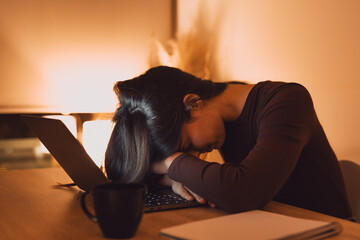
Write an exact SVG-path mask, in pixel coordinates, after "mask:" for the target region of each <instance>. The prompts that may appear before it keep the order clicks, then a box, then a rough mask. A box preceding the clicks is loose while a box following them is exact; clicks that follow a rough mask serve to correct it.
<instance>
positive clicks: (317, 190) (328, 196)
mask: <svg viewBox="0 0 360 240" xmlns="http://www.w3.org/2000/svg"><path fill="white" fill-rule="evenodd" d="M225 128H226V140H225V142H224V145H223V146H222V148H221V149H220V150H221V153H222V155H223V157H224V161H225V163H224V164H218V163H209V162H205V161H203V160H200V159H198V158H196V157H193V156H191V155H188V154H182V155H180V156H179V157H177V158H176V159H175V160H174V161H173V163H172V164H171V165H170V167H169V177H170V178H171V179H173V180H175V181H178V182H181V183H183V184H184V185H185V186H187V187H188V188H189V189H191V190H192V191H193V192H195V193H197V194H198V195H200V196H202V197H204V198H205V199H207V200H208V201H211V202H213V203H214V204H215V205H216V206H218V207H219V208H222V209H224V210H226V211H229V212H240V211H247V210H252V209H258V208H262V207H263V206H264V205H265V204H266V203H268V202H269V201H270V200H276V201H279V202H283V203H287V204H291V205H295V206H299V207H302V208H306V209H310V210H313V211H317V212H321V213H325V214H329V215H333V216H336V217H341V218H347V217H350V216H351V212H350V208H349V205H348V200H347V197H346V192H345V187H344V182H343V178H342V175H341V171H340V168H339V164H338V160H337V158H336V156H335V154H334V152H333V150H332V149H331V147H330V145H329V142H328V140H327V138H326V136H325V133H324V131H323V128H322V127H321V125H320V123H319V120H318V118H317V116H316V113H315V111H314V107H313V103H312V100H311V97H310V95H309V93H308V91H307V90H306V89H305V88H304V87H302V86H301V85H299V84H295V83H282V82H270V81H266V82H261V83H258V84H257V85H255V86H254V87H253V89H252V90H251V92H250V93H249V96H248V98H247V100H246V103H245V106H244V109H243V111H242V113H241V115H240V116H239V118H238V119H237V120H236V121H234V122H226V123H225Z"/></svg>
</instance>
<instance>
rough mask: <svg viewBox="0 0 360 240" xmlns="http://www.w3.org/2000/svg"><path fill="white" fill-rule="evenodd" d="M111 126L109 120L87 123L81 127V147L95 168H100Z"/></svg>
mask: <svg viewBox="0 0 360 240" xmlns="http://www.w3.org/2000/svg"><path fill="white" fill-rule="evenodd" d="M112 128H113V125H112V122H111V121H110V120H97V121H88V122H85V123H84V125H83V145H84V147H85V150H86V152H87V153H88V154H89V155H90V157H91V158H92V160H93V161H94V162H95V163H96V165H97V166H99V167H100V166H101V165H102V162H103V159H104V153H105V150H106V146H107V143H108V141H109V138H110V134H111V131H112Z"/></svg>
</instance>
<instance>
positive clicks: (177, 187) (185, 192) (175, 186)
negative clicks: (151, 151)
mask: <svg viewBox="0 0 360 240" xmlns="http://www.w3.org/2000/svg"><path fill="white" fill-rule="evenodd" d="M187 153H188V154H192V155H194V156H195V157H199V152H195V151H194V152H187ZM181 154H183V153H182V152H176V153H174V154H173V155H171V156H170V157H168V158H166V159H165V160H163V161H159V162H155V163H153V164H152V165H151V171H152V172H153V173H155V174H161V175H164V176H163V177H162V178H161V179H160V180H159V184H161V185H164V186H168V187H170V186H171V188H172V190H173V191H174V192H175V193H177V194H179V195H180V196H181V197H183V198H185V199H186V200H188V201H193V200H194V199H195V200H196V201H197V202H199V203H201V204H206V202H207V201H206V200H205V199H204V198H202V197H200V196H199V195H197V194H196V193H194V192H192V191H191V190H190V189H188V188H187V187H185V186H184V185H183V184H181V183H179V182H176V181H174V180H171V179H170V178H169V176H168V175H167V173H168V169H169V167H170V165H171V163H172V162H173V161H174V160H175V158H177V157H178V156H180V155H181ZM208 204H209V205H210V207H215V205H214V204H213V203H211V202H208Z"/></svg>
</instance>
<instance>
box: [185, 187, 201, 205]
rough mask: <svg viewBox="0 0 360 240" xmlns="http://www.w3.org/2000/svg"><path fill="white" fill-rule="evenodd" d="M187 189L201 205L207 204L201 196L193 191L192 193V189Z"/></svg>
mask: <svg viewBox="0 0 360 240" xmlns="http://www.w3.org/2000/svg"><path fill="white" fill-rule="evenodd" d="M185 189H186V190H187V191H188V192H189V193H190V194H191V195H192V196H193V197H194V198H195V199H196V201H197V202H199V203H201V204H205V203H206V200H205V199H204V198H202V197H200V196H199V195H197V194H196V193H194V192H193V191H191V190H190V189H188V188H186V187H185Z"/></svg>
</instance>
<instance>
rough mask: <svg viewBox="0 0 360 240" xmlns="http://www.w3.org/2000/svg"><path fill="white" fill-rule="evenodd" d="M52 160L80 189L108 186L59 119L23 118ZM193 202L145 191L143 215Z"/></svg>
mask: <svg viewBox="0 0 360 240" xmlns="http://www.w3.org/2000/svg"><path fill="white" fill-rule="evenodd" d="M22 118H23V120H24V121H25V123H26V124H27V125H28V126H29V127H30V129H31V130H32V131H33V132H34V133H35V134H36V136H37V137H38V138H39V139H40V141H41V142H42V143H43V144H44V146H45V147H46V148H47V149H48V151H49V152H50V153H51V155H52V156H53V157H54V158H55V160H56V161H57V162H58V163H59V164H60V166H61V167H62V168H63V169H64V170H65V172H66V173H67V174H68V175H69V176H70V178H71V179H72V180H73V181H74V183H75V184H76V185H77V186H78V187H79V188H80V189H82V190H84V191H89V190H91V189H92V188H93V187H94V186H96V185H100V184H105V183H109V180H108V179H107V177H106V176H105V175H104V173H103V172H102V171H101V170H100V169H99V167H98V166H97V165H96V164H95V163H94V161H93V160H92V159H91V158H90V156H89V155H88V154H87V152H86V151H85V149H84V147H83V145H82V144H81V143H80V142H79V141H78V140H77V139H76V138H75V137H74V135H73V134H72V133H71V132H70V131H69V129H68V128H67V127H66V126H65V124H64V123H63V122H62V121H61V120H58V119H53V118H46V117H38V116H29V115H24V116H22ZM199 205H200V203H198V202H196V201H187V200H186V199H183V198H182V197H180V196H179V195H177V194H175V193H174V192H173V191H172V190H171V189H162V188H161V189H157V188H148V190H147V194H146V198H145V212H153V211H159V210H168V209H177V208H185V207H194V206H199Z"/></svg>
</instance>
